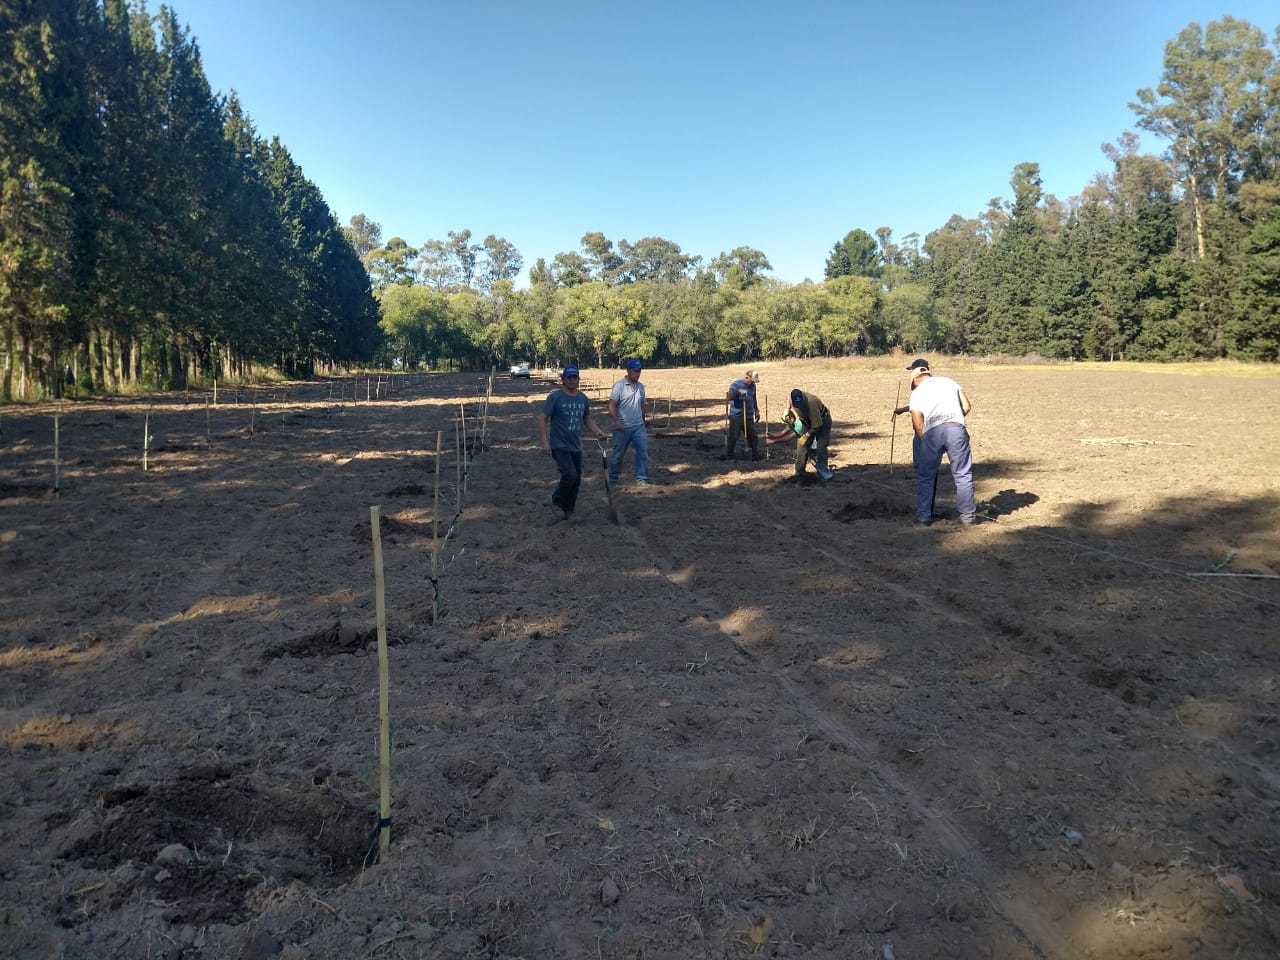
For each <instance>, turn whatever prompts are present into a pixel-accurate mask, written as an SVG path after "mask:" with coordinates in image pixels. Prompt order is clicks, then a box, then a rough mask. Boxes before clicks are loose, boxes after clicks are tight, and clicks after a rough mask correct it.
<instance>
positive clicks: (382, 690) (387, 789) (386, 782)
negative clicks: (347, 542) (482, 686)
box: [369, 507, 391, 856]
mask: <svg viewBox="0 0 1280 960" xmlns="http://www.w3.org/2000/svg"><path fill="white" fill-rule="evenodd" d="M369 529H370V531H371V532H372V534H373V582H374V601H375V604H376V610H377V616H378V757H379V761H380V764H379V766H380V772H379V777H378V779H379V781H380V789H381V793H380V796H379V800H378V853H379V855H380V856H381V855H382V854H385V853H386V852H387V848H388V847H389V846H390V845H391V722H390V719H389V713H390V706H391V680H390V668H389V667H388V665H387V601H386V583H385V581H384V580H383V576H382V508H381V507H370V508H369Z"/></svg>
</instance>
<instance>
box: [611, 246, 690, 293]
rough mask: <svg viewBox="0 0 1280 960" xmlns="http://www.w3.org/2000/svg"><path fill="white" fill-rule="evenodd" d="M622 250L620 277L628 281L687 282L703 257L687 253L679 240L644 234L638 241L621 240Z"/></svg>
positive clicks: (620, 248)
mask: <svg viewBox="0 0 1280 960" xmlns="http://www.w3.org/2000/svg"><path fill="white" fill-rule="evenodd" d="M618 251H619V253H620V255H621V257H622V267H621V273H620V280H621V282H624V283H635V282H636V281H639V280H657V281H659V282H660V283H681V282H686V281H688V280H689V278H690V277H691V276H692V273H693V270H694V269H696V268H697V266H698V264H699V263H701V262H702V258H701V257H699V256H692V255H689V254H686V253H684V252H683V251H682V250H681V249H680V245H679V244H678V243H675V242H673V241H671V240H667V239H664V238H663V237H644V238H642V239H640V240H637V241H636V242H635V243H628V242H627V241H626V240H620V241H619V242H618Z"/></svg>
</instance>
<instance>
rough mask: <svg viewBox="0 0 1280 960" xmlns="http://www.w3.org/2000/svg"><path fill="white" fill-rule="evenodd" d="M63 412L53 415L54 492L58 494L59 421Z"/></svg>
mask: <svg viewBox="0 0 1280 960" xmlns="http://www.w3.org/2000/svg"><path fill="white" fill-rule="evenodd" d="M60 413H61V411H54V414H53V492H54V493H57V492H58V429H59V428H58V420H59V415H60Z"/></svg>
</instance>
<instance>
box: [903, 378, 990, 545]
mask: <svg viewBox="0 0 1280 960" xmlns="http://www.w3.org/2000/svg"><path fill="white" fill-rule="evenodd" d="M970 409H972V405H971V404H970V403H969V398H968V397H967V396H965V393H964V388H963V387H961V386H960V384H958V383H956V382H955V381H954V380H952V379H951V378H950V377H935V376H934V375H933V374H932V373H930V372H929V368H928V367H917V368H916V369H915V370H914V371H913V373H912V376H911V423H912V425H913V426H914V427H915V430H916V436H917V437H919V438H920V461H919V463H918V464H917V465H916V523H919V524H923V525H925V526H928V525H929V524H930V523H932V522H933V493H934V489H935V486H936V484H937V479H938V470H939V469H940V468H941V466H942V455H943V454H944V453H945V454H946V455H947V460H948V461H950V463H951V477H952V479H954V480H955V482H956V509H957V510H959V512H960V522H961V523H964V524H973V523H977V522H978V507H977V503H976V502H975V500H974V496H973V456H972V454H971V453H970V451H969V430H968V428H967V427H966V426H965V416H966V415H967V414H968V413H969V411H970Z"/></svg>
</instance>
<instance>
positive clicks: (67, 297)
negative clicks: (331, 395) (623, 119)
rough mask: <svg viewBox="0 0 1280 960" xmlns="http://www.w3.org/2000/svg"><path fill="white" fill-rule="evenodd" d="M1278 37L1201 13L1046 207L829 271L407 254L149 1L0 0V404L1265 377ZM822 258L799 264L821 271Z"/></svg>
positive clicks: (437, 246)
mask: <svg viewBox="0 0 1280 960" xmlns="http://www.w3.org/2000/svg"><path fill="white" fill-rule="evenodd" d="M1277 44H1280V33H1278V34H1277V36H1276V37H1275V38H1274V39H1273V40H1272V41H1268V38H1267V36H1266V35H1265V34H1264V33H1263V32H1262V31H1260V30H1259V29H1257V28H1256V27H1253V26H1252V25H1250V24H1248V23H1246V22H1244V21H1241V20H1236V19H1233V18H1231V17H1224V18H1222V19H1221V20H1218V21H1214V22H1212V23H1210V24H1208V25H1207V26H1206V27H1201V25H1199V24H1195V23H1193V24H1190V25H1189V26H1187V27H1186V28H1185V29H1184V30H1183V31H1181V32H1180V33H1179V35H1178V36H1177V38H1175V39H1174V40H1172V41H1170V42H1169V43H1168V44H1167V45H1166V48H1165V59H1164V72H1163V75H1162V77H1161V80H1160V82H1159V84H1158V85H1157V86H1156V87H1155V88H1154V89H1149V90H1139V91H1138V92H1137V100H1136V101H1135V102H1134V103H1132V104H1130V106H1131V108H1132V109H1133V111H1134V113H1135V115H1136V126H1137V128H1138V129H1140V130H1144V131H1147V132H1149V133H1151V134H1153V135H1154V136H1156V137H1158V138H1160V139H1161V140H1163V141H1164V142H1165V143H1166V144H1167V149H1166V151H1165V152H1164V154H1163V155H1160V156H1157V155H1153V154H1144V153H1141V152H1139V145H1138V144H1139V141H1138V137H1137V136H1136V135H1135V134H1133V133H1128V132H1126V133H1124V134H1122V135H1121V136H1120V137H1119V139H1118V140H1117V142H1116V143H1115V144H1108V145H1105V146H1104V148H1103V152H1104V154H1105V155H1106V158H1107V159H1108V160H1109V161H1110V164H1111V169H1110V171H1108V172H1104V173H1100V174H1098V176H1097V177H1096V178H1095V179H1094V181H1093V182H1092V183H1090V184H1089V185H1088V186H1087V187H1086V188H1085V189H1084V190H1083V191H1082V193H1081V194H1080V195H1079V196H1077V197H1073V198H1071V199H1070V200H1069V201H1065V202H1063V201H1059V200H1058V199H1056V198H1055V197H1053V196H1051V195H1048V194H1046V193H1045V192H1044V190H1043V188H1042V183H1041V178H1040V167H1039V165H1038V164H1037V163H1033V162H1026V163H1021V164H1018V165H1017V167H1016V168H1015V169H1014V170H1013V172H1012V177H1011V180H1010V187H1011V190H1012V199H1011V200H1008V201H1006V200H1002V199H999V198H997V199H996V200H993V201H991V203H990V205H989V206H988V208H987V209H986V210H984V211H982V212H981V213H980V214H979V215H978V216H976V217H974V218H972V219H968V218H965V217H963V216H960V215H955V216H953V217H951V219H950V220H948V221H947V223H945V224H943V225H941V226H940V227H938V229H936V230H934V231H932V232H931V233H929V234H928V235H927V236H926V237H924V238H923V240H921V239H920V238H919V237H918V236H916V235H914V234H913V235H911V236H909V237H907V238H905V240H904V241H903V242H902V243H901V244H899V243H896V242H895V241H894V238H893V233H892V230H891V229H890V228H888V227H883V226H882V227H879V228H878V229H876V230H875V232H874V234H872V233H869V232H867V231H866V230H863V229H861V228H854V229H852V230H850V231H848V232H847V233H846V234H845V235H844V236H843V237H842V238H840V239H839V240H836V241H835V242H834V243H833V245H832V248H831V254H830V255H829V257H828V258H827V260H826V262H825V264H823V265H822V266H823V267H824V273H823V281H822V282H820V283H814V282H810V281H806V282H804V283H801V284H795V285H792V284H785V283H780V282H778V281H775V280H772V279H770V278H769V277H768V276H767V274H768V272H769V271H770V270H771V269H772V268H771V266H770V264H769V260H768V258H767V257H766V255H765V253H764V252H763V251H761V250H757V249H754V248H750V247H738V248H736V249H735V250H732V251H730V252H727V253H720V254H719V255H718V256H716V257H714V258H713V259H711V260H710V261H709V262H707V263H705V264H704V262H703V258H702V257H701V256H696V255H691V254H687V253H685V252H684V251H682V250H681V249H680V247H679V246H678V245H677V244H675V243H673V242H672V241H670V240H667V239H664V238H661V237H645V238H642V239H640V240H637V241H635V242H634V243H632V242H628V241H626V240H619V241H618V242H617V243H616V244H615V242H614V241H613V240H610V239H609V238H607V237H606V236H604V234H602V233H600V232H587V233H585V234H584V235H583V237H582V240H581V248H580V250H577V251H566V252H561V253H557V254H555V255H554V256H553V257H552V258H551V260H550V261H549V262H548V261H547V260H546V259H545V258H539V259H538V260H537V261H536V262H535V263H534V264H533V265H532V267H530V268H529V270H528V280H529V285H528V286H527V287H525V288H520V289H517V286H516V284H517V281H518V279H519V277H520V274H521V271H522V270H523V269H524V266H525V264H524V259H523V257H522V256H521V254H520V252H519V251H518V250H516V249H515V247H514V246H513V245H512V244H511V243H510V242H508V241H507V240H505V239H503V238H500V237H497V236H495V235H493V234H490V235H489V236H487V237H486V238H485V239H484V240H483V241H482V242H474V241H473V239H472V235H471V231H470V230H460V231H457V232H450V233H449V234H448V236H447V238H445V239H443V240H428V241H426V242H424V243H423V244H422V245H421V246H418V247H414V246H411V245H410V244H409V243H408V242H406V241H405V240H404V239H403V238H401V237H392V238H390V239H388V240H386V241H385V242H384V240H383V237H382V230H381V227H380V226H379V225H378V224H377V223H374V222H373V221H371V220H369V219H368V218H367V217H365V216H363V215H359V216H356V217H353V218H352V220H351V222H350V224H349V225H348V226H347V227H345V228H340V227H339V226H338V225H337V224H336V223H335V221H334V218H333V215H332V213H331V212H330V210H329V208H328V207H327V205H326V204H325V201H324V199H323V198H322V196H321V195H320V192H319V191H318V190H317V189H316V187H315V186H314V185H313V184H312V183H310V182H309V181H308V180H307V179H306V177H305V176H303V174H302V171H301V170H300V169H299V168H298V166H297V165H296V164H295V163H294V162H293V160H292V159H291V157H290V156H289V153H288V151H287V150H286V149H285V147H284V146H283V145H282V144H281V143H280V142H279V141H278V140H275V139H272V140H271V141H269V142H267V141H264V140H263V139H260V138H259V137H258V135H257V134H256V132H255V130H254V128H253V125H252V124H251V123H250V121H249V120H248V118H247V117H246V115H245V114H244V112H243V110H242V108H241V105H240V104H239V102H238V101H237V99H236V98H235V97H234V96H231V97H229V98H224V97H216V96H214V95H213V94H212V93H211V92H210V89H209V86H208V83H207V81H206V80H205V77H204V75H203V71H202V68H201V63H200V54H199V50H198V49H197V47H196V46H195V44H194V43H192V42H191V41H190V40H189V38H188V36H187V33H186V31H185V30H184V29H182V28H181V27H180V26H179V24H178V21H177V20H176V19H175V16H174V14H173V12H172V11H171V10H169V9H167V8H164V7H162V8H161V10H160V13H159V14H158V15H155V16H152V15H150V14H148V13H147V12H146V8H145V5H142V4H140V3H133V2H130V0H0V324H2V326H3V330H4V339H3V342H2V343H0V359H3V361H4V367H3V378H4V379H3V397H4V398H6V399H7V398H15V397H16V398H23V397H33V396H44V395H48V394H49V393H56V392H57V391H58V389H59V387H60V384H61V379H62V371H63V370H64V369H66V368H68V367H69V368H71V369H73V370H74V372H75V374H76V375H77V377H78V379H79V383H80V385H81V386H84V387H89V388H91V389H99V390H112V389H118V388H120V387H121V386H124V385H127V384H129V383H141V384H144V385H149V386H173V385H179V384H182V383H184V382H188V381H189V380H190V379H192V378H205V379H207V378H209V377H216V376H227V375H237V374H243V373H246V372H248V370H249V368H250V367H251V366H252V365H255V364H256V365H264V364H269V365H271V366H273V367H275V368H278V369H279V370H281V371H282V372H284V373H285V374H288V375H307V374H308V373H310V372H312V371H313V370H315V368H316V367H317V366H318V365H332V364H350V363H364V362H373V363H376V364H379V365H385V366H403V367H407V368H422V367H424V366H438V365H441V364H445V363H453V364H464V365H469V366H477V367H479V366H487V365H489V364H492V363H499V362H502V361H504V360H509V359H513V358H515V357H520V358H522V359H528V360H530V361H532V362H534V363H535V364H538V365H544V364H545V365H557V364H560V363H563V362H567V361H571V360H572V361H577V362H581V363H588V364H595V365H613V364H615V363H617V362H618V361H619V360H621V359H622V358H624V357H629V356H639V357H643V358H645V359H646V360H649V361H650V362H658V363H666V364H702V363H720V362H728V361H733V360H741V361H751V360H755V359H776V358H782V357H788V356H824V355H825V356H839V355H846V354H851V353H879V352H886V351H889V350H891V349H894V348H903V349H906V350H908V351H911V352H920V351H926V350H928V351H942V352H950V353H959V352H976V353H983V354H994V353H1004V354H1032V353H1037V354H1040V355H1043V356H1047V357H1054V358H1093V359H1119V358H1131V359H1170V360H1172V359H1194V358H1213V357H1223V356H1232V357H1238V358H1242V359H1251V360H1265V361H1275V360H1278V359H1280V162H1278V160H1277V158H1278V157H1280V56H1278V55H1277V49H1276V45H1277ZM815 266H816V265H815Z"/></svg>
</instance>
